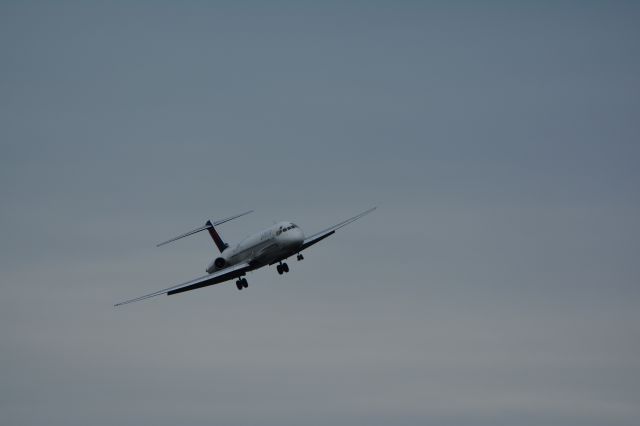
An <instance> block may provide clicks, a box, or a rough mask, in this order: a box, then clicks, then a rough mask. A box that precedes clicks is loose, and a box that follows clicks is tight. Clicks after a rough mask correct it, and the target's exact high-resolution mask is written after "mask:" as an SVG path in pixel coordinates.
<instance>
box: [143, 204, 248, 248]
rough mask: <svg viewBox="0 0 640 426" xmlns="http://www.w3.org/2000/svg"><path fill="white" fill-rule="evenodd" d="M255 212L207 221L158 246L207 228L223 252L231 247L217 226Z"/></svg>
mask: <svg viewBox="0 0 640 426" xmlns="http://www.w3.org/2000/svg"><path fill="white" fill-rule="evenodd" d="M251 212H253V210H249V211H247V212H244V213H240V214H237V215H235V216H230V217H227V218H225V219H221V220H216V221H215V222H211V221H210V220H208V221H207V223H206V224H205V225H204V226H201V227H200V228H196V229H194V230H192V231H189V232H186V233H184V234H182V235H178V236H177V237H174V238H171V239H170V240H167V241H164V242H162V243H160V244H158V245H157V246H156V247H160V246H163V245H165V244H169V243H171V242H173V241H176V240H179V239H180V238H184V237H188V236H190V235H193V234H196V233H198V232H200V231H204V230H205V229H206V230H207V231H209V235H211V239H212V240H213V242H214V243H215V245H216V247H218V250H220V253H222V252H223V251H224V250H225V249H226V248H227V247H229V244H227V243H225V242H224V241H223V240H222V238H221V237H220V234H219V233H218V231H217V230H216V228H215V227H216V226H218V225H221V224H223V223H225V222H229V221H230V220H233V219H236V218H239V217H240V216H244V215H247V214H249V213H251Z"/></svg>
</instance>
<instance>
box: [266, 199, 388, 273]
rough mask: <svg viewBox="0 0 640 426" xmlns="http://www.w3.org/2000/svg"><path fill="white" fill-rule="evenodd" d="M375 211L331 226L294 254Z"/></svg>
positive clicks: (309, 238)
mask: <svg viewBox="0 0 640 426" xmlns="http://www.w3.org/2000/svg"><path fill="white" fill-rule="evenodd" d="M375 209H376V207H373V208H371V209H369V210H367V211H364V212H362V213H360V214H357V215H355V216H353V217H351V218H349V219H347V220H343V221H342V222H340V223H337V224H335V225H333V226H330V227H328V228H326V229H323V230H322V231H320V232H316V233H315V234H313V235H311V236H309V237H307V238H305V240H304V242H303V243H302V246H300V247H299V248H298V249H296V250H295V252H294V253H299V252H301V251H302V250H304V249H306V248H309V247H311V246H312V245H314V244H315V243H319V242H320V241H322V240H324V239H325V238H327V237H329V236H331V235H333V234H335V232H336V231H337V230H338V229H340V228H342V227H343V226H347V225H348V224H350V223H352V222H355V221H356V220H358V219H360V218H361V217H363V216H365V215H368V214H369V213H371V212H372V211H374V210H375ZM294 253H292V254H294ZM288 256H291V255H287V257H288ZM277 262H278V261H275V262H273V263H277ZM273 263H272V264H273Z"/></svg>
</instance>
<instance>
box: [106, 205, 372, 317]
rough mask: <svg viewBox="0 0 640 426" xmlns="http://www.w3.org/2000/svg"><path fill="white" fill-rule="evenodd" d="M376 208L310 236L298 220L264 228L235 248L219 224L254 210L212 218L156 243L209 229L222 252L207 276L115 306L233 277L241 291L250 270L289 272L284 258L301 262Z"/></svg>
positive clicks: (209, 267) (210, 265)
mask: <svg viewBox="0 0 640 426" xmlns="http://www.w3.org/2000/svg"><path fill="white" fill-rule="evenodd" d="M375 209H376V207H373V208H370V209H369V210H366V211H364V212H362V213H359V214H357V215H355V216H353V217H351V218H349V219H347V220H343V221H342V222H340V223H337V224H335V225H333V226H330V227H328V228H326V229H323V230H322V231H320V232H316V233H315V234H313V235H311V236H309V237H306V238H305V235H304V232H302V229H300V227H299V226H298V225H296V224H295V223H293V222H279V223H276V224H275V225H273V226H271V227H269V228H267V229H265V230H264V231H261V232H258V233H257V234H253V235H251V236H249V237H247V238H245V239H244V240H242V241H241V242H240V243H238V244H237V245H235V246H234V247H231V246H229V244H227V243H225V242H224V241H223V240H222V238H221V237H220V234H219V233H218V231H217V230H216V228H215V227H216V226H218V225H221V224H223V223H225V222H229V221H231V220H233V219H237V218H239V217H241V216H244V215H247V214H249V213H252V212H253V210H249V211H247V212H244V213H240V214H237V215H234V216H230V217H227V218H225V219H221V220H218V221H215V222H211V221H210V220H208V221H207V222H206V224H205V225H204V226H202V227H200V228H196V229H194V230H192V231H189V232H186V233H184V234H181V235H178V236H177V237H174V238H171V239H170V240H167V241H164V242H162V243H160V244H158V245H157V246H156V247H160V246H163V245H165V244H169V243H171V242H174V241H176V240H179V239H181V238H184V237H188V236H190V235H193V234H196V233H198V232H201V231H205V230H206V231H208V232H209V235H210V236H211V239H212V240H213V242H214V244H215V245H216V247H217V248H218V251H220V255H219V256H218V257H216V258H215V259H214V260H213V261H212V262H211V263H209V265H208V266H207V269H206V271H207V275H204V276H202V277H199V278H196V279H194V280H191V281H188V282H186V283H183V284H179V285H176V286H173V287H169V288H165V289H163V290H160V291H156V292H154V293H151V294H147V295H144V296H140V297H136V298H134V299H130V300H126V301H124V302H120V303H116V304H115V305H114V306H121V305H126V304H127V303H133V302H138V301H140V300H144V299H148V298H150V297H154V296H159V295H161V294H166V295H168V296H171V295H173V294H178V293H183V292H185V291H190V290H195V289H198V288H202V287H206V286H210V285H214V284H220V283H223V282H226V281H230V280H233V279H236V287H237V288H238V290H242V289H243V288H247V287H248V286H249V283H248V282H247V279H246V278H244V276H245V275H246V274H247V272H250V271H254V270H256V269H259V268H262V267H264V266H271V265H276V264H277V265H276V270H277V271H278V274H280V275H282V274H286V273H288V272H289V265H287V263H286V262H284V261H285V260H287V259H288V258H289V257H291V256H293V255H296V258H297V260H298V261H301V260H303V259H304V256H303V255H302V253H301V252H302V251H303V250H306V249H308V248H309V247H311V246H312V245H314V244H316V243H318V242H320V241H322V240H324V239H325V238H327V237H329V236H331V235H333V234H334V233H335V232H336V231H337V230H338V229H340V228H342V227H343V226H347V225H349V224H350V223H352V222H355V221H356V220H358V219H360V218H361V217H363V216H365V215H367V214H369V213H371V212H372V211H374V210H375Z"/></svg>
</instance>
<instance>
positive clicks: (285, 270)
mask: <svg viewBox="0 0 640 426" xmlns="http://www.w3.org/2000/svg"><path fill="white" fill-rule="evenodd" d="M282 270H283V271H284V272H289V265H287V264H286V263H283V264H282Z"/></svg>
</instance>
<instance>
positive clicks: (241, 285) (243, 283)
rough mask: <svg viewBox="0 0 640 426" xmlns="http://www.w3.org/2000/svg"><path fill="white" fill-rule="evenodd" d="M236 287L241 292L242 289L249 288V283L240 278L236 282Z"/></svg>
mask: <svg viewBox="0 0 640 426" xmlns="http://www.w3.org/2000/svg"><path fill="white" fill-rule="evenodd" d="M236 287H238V290H242V289H243V288H247V287H249V283H248V282H247V279H246V278H240V279H239V280H238V281H236Z"/></svg>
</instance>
